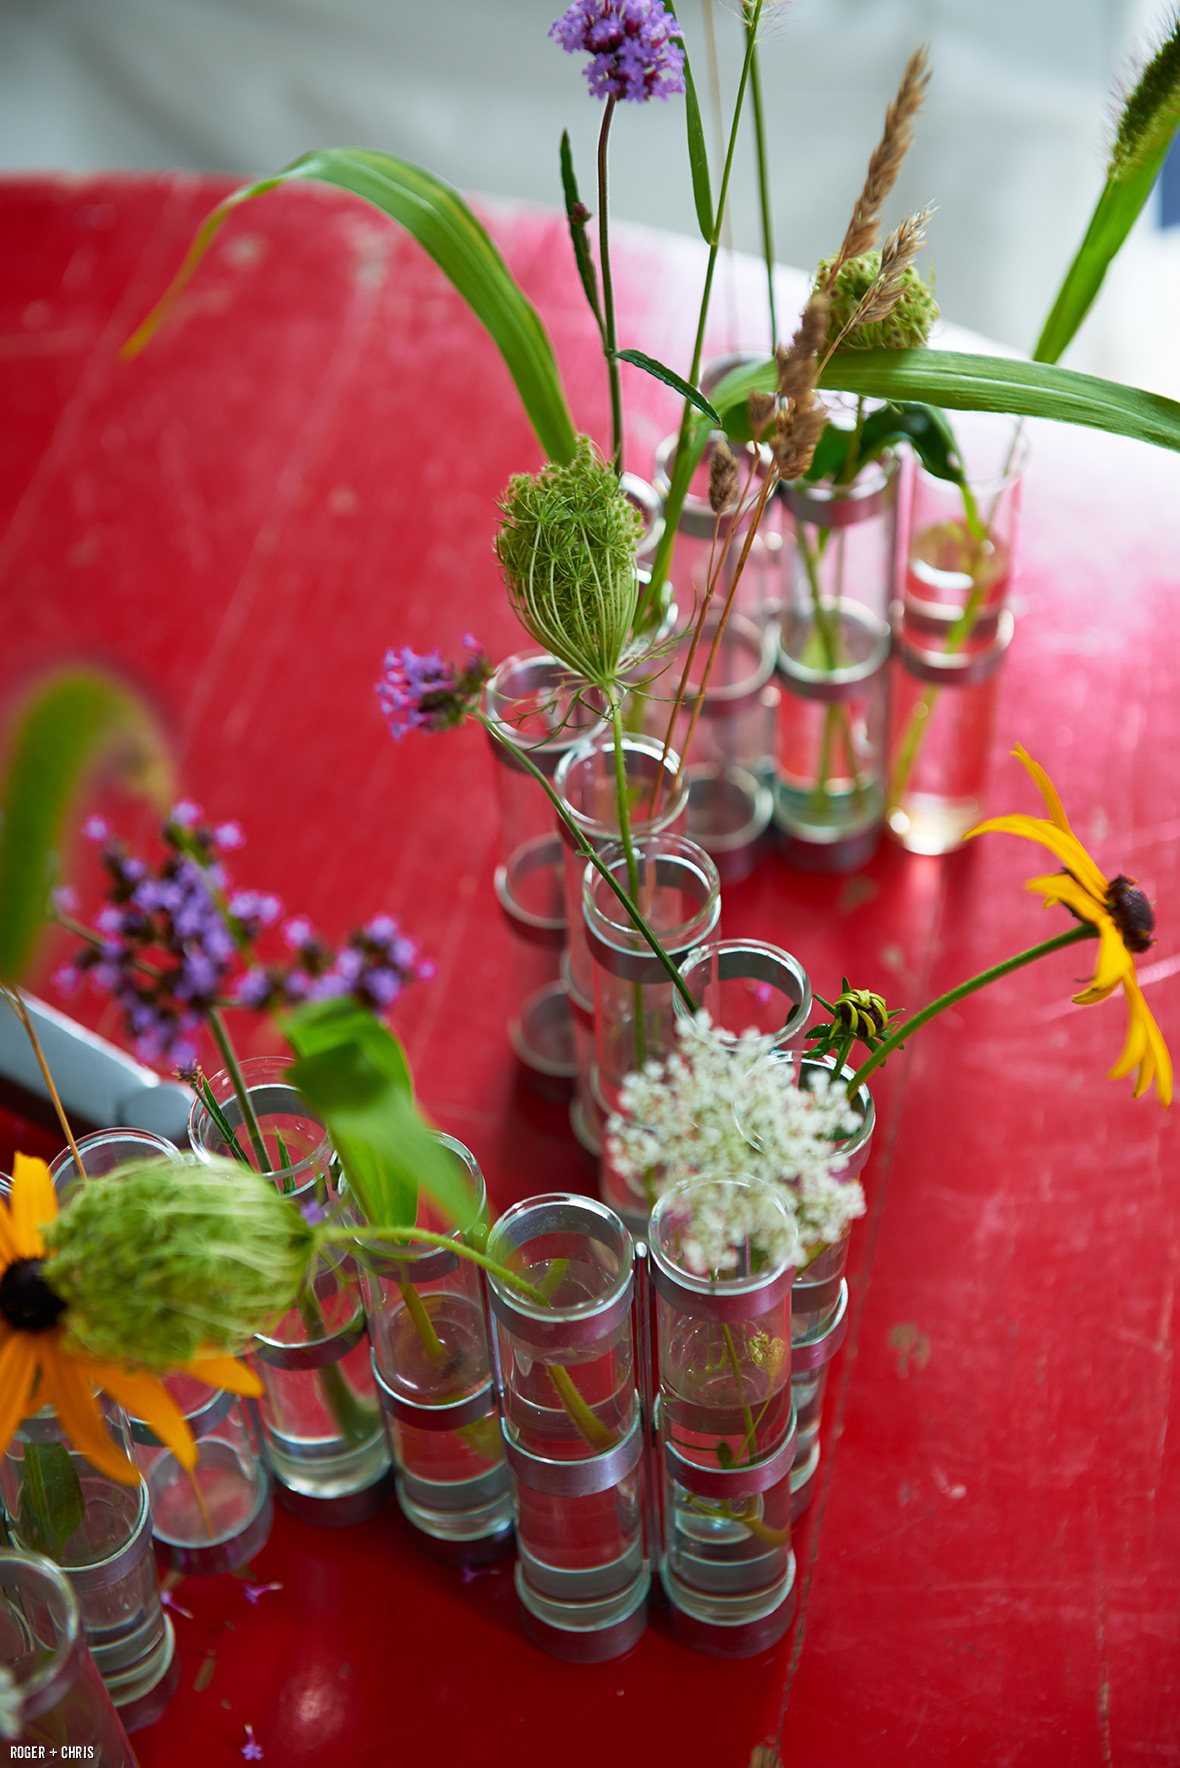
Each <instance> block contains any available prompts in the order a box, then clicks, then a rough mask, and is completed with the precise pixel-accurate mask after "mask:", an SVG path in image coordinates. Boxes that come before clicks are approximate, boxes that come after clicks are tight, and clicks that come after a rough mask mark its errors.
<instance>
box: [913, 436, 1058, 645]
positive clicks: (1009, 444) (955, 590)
mask: <svg viewBox="0 0 1180 1768" xmlns="http://www.w3.org/2000/svg"><path fill="white" fill-rule="evenodd" d="M955 440H956V443H957V446H958V451H959V456H960V460H961V462H962V465H963V469H964V472H965V474H966V480H967V495H966V496H964V492H963V488H962V487H961V486H960V485H956V484H955V483H953V482H952V481H951V480H948V479H938V478H935V477H934V475H933V474H931V473H928V472H927V471H926V470H925V468H924V467H922V466H920V465H919V466H917V467H915V470H914V481H913V493H912V496H911V500H910V524H909V536H908V541H907V545H906V571H905V587H904V590H903V596H902V602H903V606H902V632H903V634H904V636H905V637H906V638H907V639H910V640H912V641H913V642H914V643H915V644H916V645H917V646H918V647H919V648H920V649H921V650H924V651H933V652H940V653H942V654H944V655H952V654H959V653H963V652H965V653H967V654H968V655H971V654H972V653H974V652H976V651H985V650H987V648H988V647H989V645H991V644H992V643H993V641H994V640H995V637H996V634H997V631H998V627H999V620H1000V615H1001V613H1002V612H1003V610H1004V608H1005V607H1006V605H1007V601H1008V595H1009V591H1010V589H1011V584H1012V575H1013V566H1014V561H1015V557H1016V537H1017V527H1018V523H1019V516H1020V490H1021V482H1022V479H1023V476H1024V469H1025V465H1026V462H1027V459H1028V442H1027V438H1026V436H1025V432H1024V426H1023V422H1022V421H1021V422H1017V421H1016V420H1014V419H1012V418H1010V417H1005V416H1001V415H1000V414H998V413H991V412H956V413H955Z"/></svg>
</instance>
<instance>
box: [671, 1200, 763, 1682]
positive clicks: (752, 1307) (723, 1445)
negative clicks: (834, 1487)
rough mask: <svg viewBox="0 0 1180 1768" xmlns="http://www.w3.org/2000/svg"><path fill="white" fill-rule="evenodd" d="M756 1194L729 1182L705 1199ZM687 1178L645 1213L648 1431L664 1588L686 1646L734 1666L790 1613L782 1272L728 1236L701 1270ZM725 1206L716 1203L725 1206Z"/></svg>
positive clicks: (720, 1203) (722, 1203) (748, 1244)
mask: <svg viewBox="0 0 1180 1768" xmlns="http://www.w3.org/2000/svg"><path fill="white" fill-rule="evenodd" d="M718 1187H719V1188H720V1190H721V1191H722V1192H723V1193H724V1192H730V1193H732V1201H733V1203H734V1205H735V1206H738V1205H740V1204H741V1203H742V1193H748V1192H750V1191H752V1190H754V1189H758V1190H759V1191H761V1192H762V1193H763V1198H762V1202H761V1204H760V1208H761V1209H762V1210H767V1209H769V1210H771V1211H774V1210H777V1211H779V1212H780V1213H781V1214H782V1217H783V1225H784V1228H785V1227H786V1225H787V1219H786V1210H785V1207H784V1205H783V1204H782V1202H781V1201H780V1200H779V1199H778V1198H777V1197H776V1196H775V1195H774V1194H773V1193H772V1192H769V1191H767V1190H766V1189H765V1187H755V1185H754V1183H753V1181H750V1180H746V1179H740V1178H735V1179H732V1180H723V1181H718V1185H717V1186H715V1187H711V1189H713V1190H716V1189H718ZM693 1189H694V1185H693V1181H691V1180H690V1181H687V1182H682V1183H680V1184H678V1185H674V1186H672V1187H671V1188H670V1189H669V1190H668V1191H666V1192H665V1193H664V1195H663V1196H662V1197H661V1198H660V1200H659V1202H658V1203H657V1204H656V1206H655V1209H654V1210H653V1211H652V1217H651V1224H650V1229H649V1237H648V1247H649V1251H650V1257H651V1261H652V1269H651V1276H652V1282H653V1284H654V1286H655V1291H656V1326H657V1333H658V1343H659V1359H658V1360H659V1382H660V1394H659V1435H660V1443H661V1447H662V1451H663V1459H664V1561H663V1567H662V1573H663V1582H664V1588H665V1590H666V1592H667V1595H668V1599H669V1601H670V1603H671V1605H672V1608H673V1614H674V1624H675V1625H676V1627H677V1629H678V1631H682V1632H683V1633H684V1636H685V1637H686V1638H687V1639H688V1641H689V1642H690V1643H693V1644H696V1645H698V1646H699V1647H700V1648H701V1649H702V1650H706V1651H712V1652H715V1653H717V1654H719V1655H724V1656H744V1655H748V1654H750V1653H752V1652H755V1651H759V1650H762V1649H764V1648H765V1646H766V1645H768V1644H771V1643H773V1641H774V1640H775V1639H776V1638H778V1637H781V1634H782V1633H783V1632H784V1631H785V1629H786V1627H787V1625H788V1623H789V1620H790V1615H791V1612H792V1609H793V1606H794V1576H795V1561H794V1555H793V1554H792V1552H791V1467H792V1464H793V1461H794V1454H795V1415H794V1408H793V1405H792V1393H791V1340H790V1317H791V1314H790V1310H791V1281H792V1277H793V1275H794V1271H793V1268H792V1267H791V1266H790V1265H787V1264H785V1263H784V1262H783V1261H782V1260H781V1259H774V1258H770V1257H767V1256H766V1255H765V1254H764V1253H762V1252H761V1251H760V1249H759V1248H758V1246H756V1245H755V1244H752V1243H751V1241H750V1239H749V1238H748V1237H746V1236H744V1235H741V1234H740V1233H735V1237H734V1239H733V1241H732V1243H731V1245H730V1247H729V1250H728V1258H727V1261H726V1262H725V1263H724V1264H722V1265H720V1266H719V1268H718V1269H716V1270H714V1271H704V1272H702V1271H701V1270H700V1268H699V1253H698V1250H697V1248H696V1245H695V1238H696V1227H695V1223H694V1219H693V1209H692V1194H693ZM724 1206H725V1199H724V1197H722V1198H720V1199H719V1200H717V1207H718V1208H721V1209H723V1208H724Z"/></svg>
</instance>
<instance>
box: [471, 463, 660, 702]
mask: <svg viewBox="0 0 1180 1768" xmlns="http://www.w3.org/2000/svg"><path fill="white" fill-rule="evenodd" d="M500 510H501V513H502V515H503V517H504V520H503V522H502V524H501V527H500V532H499V534H498V535H497V536H496V557H497V558H498V559H499V561H500V569H501V571H502V573H503V577H504V582H505V584H506V586H507V589H508V594H509V597H510V599H511V601H512V606H513V608H514V610H515V612H516V615H517V618H518V619H519V620H520V623H521V625H522V626H523V627H524V628H525V630H526V632H528V634H529V636H530V637H531V638H533V639H535V640H536V642H537V643H538V644H539V645H541V646H542V647H543V648H544V649H545V650H547V651H551V652H552V653H553V655H554V656H555V657H559V658H560V659H561V661H562V662H563V663H564V664H565V665H566V666H567V668H569V669H571V670H573V672H574V673H575V674H576V675H580V676H581V677H582V678H583V679H584V680H585V681H587V682H589V683H590V684H591V686H593V687H597V688H601V689H602V690H603V691H604V692H605V693H607V694H611V695H612V697H613V695H614V693H615V692H616V691H617V690H616V684H617V682H618V677H619V672H620V668H621V666H622V660H623V656H624V653H625V651H626V648H627V644H628V641H629V639H630V637H631V628H632V625H633V622H634V619H635V609H636V605H637V602H638V596H639V582H638V578H637V576H636V571H635V548H636V546H637V545H638V543H639V539H640V537H641V534H642V528H643V524H642V519H641V518H640V516H639V514H638V512H637V511H636V510H635V509H634V507H633V506H632V504H631V503H630V502H629V501H628V499H627V497H626V495H625V494H624V493H623V491H621V490H620V488H619V481H618V479H617V478H616V477H615V474H614V472H613V471H612V469H611V468H610V467H609V466H608V465H607V464H606V462H605V461H604V460H603V459H602V456H601V455H600V454H599V453H598V451H597V449H596V448H595V446H594V444H593V443H592V442H591V441H590V439H589V437H587V436H581V437H579V439H578V449H577V453H576V455H575V456H574V459H573V460H572V461H570V462H569V463H568V465H565V466H558V465H555V464H552V463H551V464H550V465H548V466H546V467H543V468H542V469H541V471H540V472H539V473H537V474H535V475H534V474H531V473H517V474H515V475H514V477H513V478H512V479H510V480H509V482H508V489H507V491H506V492H505V493H504V497H503V500H502V502H501V504H500Z"/></svg>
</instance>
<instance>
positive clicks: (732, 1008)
mask: <svg viewBox="0 0 1180 1768" xmlns="http://www.w3.org/2000/svg"><path fill="white" fill-rule="evenodd" d="M680 974H681V976H682V977H683V978H684V982H685V986H686V987H687V989H688V992H689V993H690V994H691V995H692V997H693V999H694V1000H695V1002H696V1004H697V1011H698V1012H702V1011H703V1012H706V1013H708V1015H709V1020H710V1023H711V1024H712V1026H713V1029H714V1030H715V1031H723V1032H728V1033H729V1035H730V1036H732V1037H740V1036H741V1035H742V1033H743V1032H746V1031H751V1030H753V1031H756V1032H758V1033H759V1035H760V1036H761V1037H763V1038H764V1039H765V1041H766V1045H767V1047H768V1048H769V1049H772V1050H778V1051H782V1052H793V1051H797V1050H799V1049H800V1048H801V1047H802V1039H803V1032H804V1030H805V1029H806V1026H807V1021H808V1019H810V1017H811V1006H812V998H811V982H810V980H809V978H808V975H807V972H806V970H804V968H803V966H802V964H801V963H800V962H799V960H798V958H795V957H792V955H791V953H790V952H786V951H782V950H781V949H780V948H779V947H778V946H775V945H767V944H766V943H765V942H764V941H762V940H758V939H720V940H716V941H715V942H714V943H713V944H711V945H698V946H696V947H695V948H694V949H693V950H692V951H690V952H689V954H688V956H687V957H686V958H685V959H684V961H683V963H682V964H681V965H680ZM672 1011H673V1013H674V1014H675V1015H676V1020H677V1023H678V1025H681V1024H683V1022H684V1021H686V1020H687V1019H688V1018H689V1016H690V1015H689V1011H688V1008H687V1006H686V1005H685V1002H684V998H683V996H682V995H680V994H679V993H677V994H676V995H674V996H673V998H672Z"/></svg>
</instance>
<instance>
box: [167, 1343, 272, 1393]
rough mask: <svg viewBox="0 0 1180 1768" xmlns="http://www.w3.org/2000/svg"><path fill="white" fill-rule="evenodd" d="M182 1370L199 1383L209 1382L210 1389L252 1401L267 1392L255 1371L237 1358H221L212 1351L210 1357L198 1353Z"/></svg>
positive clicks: (182, 1366) (183, 1365)
mask: <svg viewBox="0 0 1180 1768" xmlns="http://www.w3.org/2000/svg"><path fill="white" fill-rule="evenodd" d="M181 1368H182V1369H183V1371H184V1373H185V1374H186V1375H194V1376H195V1377H196V1379H197V1380H198V1381H206V1382H208V1384H209V1386H210V1387H220V1388H224V1389H225V1391H226V1392H227V1393H231V1394H246V1395H247V1396H248V1397H249V1398H250V1399H252V1400H256V1399H257V1398H258V1397H259V1395H260V1394H262V1393H264V1392H265V1391H266V1390H265V1388H264V1387H263V1385H262V1382H261V1381H260V1380H259V1379H258V1377H257V1375H255V1373H254V1371H253V1369H249V1368H247V1366H246V1364H245V1363H241V1362H239V1361H238V1359H237V1357H221V1356H217V1355H215V1354H214V1353H213V1352H212V1351H210V1352H209V1354H208V1355H205V1354H204V1353H203V1352H198V1354H197V1355H196V1356H195V1357H194V1358H193V1359H192V1361H191V1363H182V1364H181Z"/></svg>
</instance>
